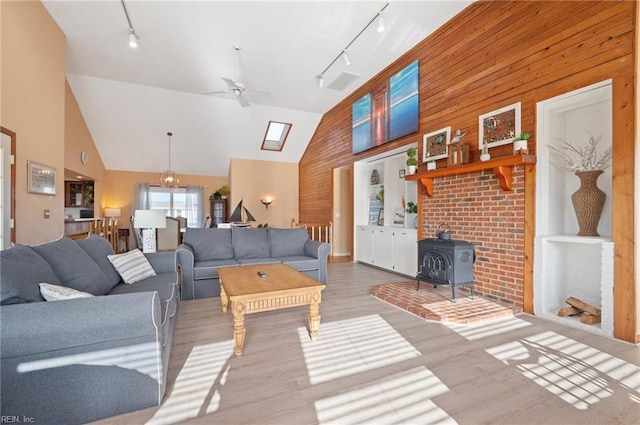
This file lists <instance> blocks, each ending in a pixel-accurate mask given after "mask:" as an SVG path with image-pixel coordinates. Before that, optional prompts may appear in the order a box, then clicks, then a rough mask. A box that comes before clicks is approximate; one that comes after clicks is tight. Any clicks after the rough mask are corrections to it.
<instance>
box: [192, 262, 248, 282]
mask: <svg viewBox="0 0 640 425" xmlns="http://www.w3.org/2000/svg"><path fill="white" fill-rule="evenodd" d="M238 265H239V264H238V262H237V261H236V260H211V261H200V262H197V263H195V264H194V268H193V279H194V280H202V279H218V277H219V276H218V269H219V268H220V267H233V266H238Z"/></svg>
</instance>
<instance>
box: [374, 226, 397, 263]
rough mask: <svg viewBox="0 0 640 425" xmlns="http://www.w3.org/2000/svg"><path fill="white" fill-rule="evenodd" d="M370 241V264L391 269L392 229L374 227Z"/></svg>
mask: <svg viewBox="0 0 640 425" xmlns="http://www.w3.org/2000/svg"><path fill="white" fill-rule="evenodd" d="M372 242H373V244H372V245H373V262H372V264H374V265H376V266H378V267H382V268H384V269H388V270H393V258H392V254H393V251H392V245H393V231H392V230H388V229H375V230H374V231H373V238H372Z"/></svg>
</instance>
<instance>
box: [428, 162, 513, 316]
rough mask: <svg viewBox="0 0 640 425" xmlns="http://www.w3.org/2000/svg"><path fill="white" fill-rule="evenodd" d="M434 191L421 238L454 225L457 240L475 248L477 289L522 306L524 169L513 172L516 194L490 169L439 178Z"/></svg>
mask: <svg viewBox="0 0 640 425" xmlns="http://www.w3.org/2000/svg"><path fill="white" fill-rule="evenodd" d="M433 189H434V196H433V197H428V196H426V195H425V192H424V191H422V211H421V226H419V228H420V229H421V236H420V238H421V239H422V238H427V237H429V238H432V237H435V234H436V231H437V227H438V226H439V225H440V224H441V223H446V224H447V225H449V226H450V227H451V231H452V236H453V238H454V239H462V240H465V241H467V242H470V243H472V244H473V245H474V247H475V250H476V263H475V265H474V268H473V273H474V281H475V288H476V291H477V292H479V293H481V294H483V295H484V296H486V297H488V298H493V299H496V300H500V301H505V302H508V303H511V304H516V305H518V306H520V307H522V306H523V301H524V291H523V276H524V226H525V222H524V167H523V166H518V167H514V169H513V191H504V190H502V189H501V188H500V184H499V183H498V179H497V178H496V177H495V175H494V174H493V172H492V171H491V170H487V171H482V172H474V173H469V174H460V175H455V176H448V177H442V178H437V179H434V181H433Z"/></svg>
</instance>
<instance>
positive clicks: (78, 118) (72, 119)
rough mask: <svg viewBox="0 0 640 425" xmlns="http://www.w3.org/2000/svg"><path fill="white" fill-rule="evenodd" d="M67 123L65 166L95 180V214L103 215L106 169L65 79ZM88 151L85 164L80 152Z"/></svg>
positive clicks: (65, 127) (75, 172)
mask: <svg viewBox="0 0 640 425" xmlns="http://www.w3.org/2000/svg"><path fill="white" fill-rule="evenodd" d="M64 87H65V100H66V106H65V125H64V131H65V134H64V166H65V168H66V169H67V170H71V171H73V173H74V174H76V175H82V176H84V177H85V178H84V179H83V180H94V181H95V184H94V194H93V197H94V199H95V200H96V202H95V206H94V216H95V217H101V216H102V210H101V209H100V204H101V199H102V197H103V192H104V190H103V189H104V181H105V177H104V176H105V169H104V164H103V163H102V159H101V158H100V154H99V153H98V149H97V148H96V145H95V144H94V142H93V138H92V137H91V133H89V129H88V128H87V124H86V123H85V121H84V118H83V117H82V112H80V107H79V106H78V102H77V101H76V98H75V96H74V95H73V92H72V91H71V87H69V84H68V83H67V82H66V81H65V85H64ZM83 151H84V152H86V153H87V155H88V158H89V160H88V161H87V163H86V164H83V163H82V161H81V160H80V153H81V152H83Z"/></svg>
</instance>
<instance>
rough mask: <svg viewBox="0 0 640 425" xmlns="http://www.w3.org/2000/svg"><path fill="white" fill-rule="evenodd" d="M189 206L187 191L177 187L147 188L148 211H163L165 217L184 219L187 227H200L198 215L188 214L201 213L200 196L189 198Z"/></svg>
mask: <svg viewBox="0 0 640 425" xmlns="http://www.w3.org/2000/svg"><path fill="white" fill-rule="evenodd" d="M189 199H190V201H191V205H187V189H186V188H184V187H179V188H175V189H166V188H163V187H157V186H152V187H150V188H149V202H150V209H152V210H163V211H164V212H165V214H166V215H167V217H184V218H186V219H187V226H189V227H200V226H201V225H202V223H201V216H200V214H193V213H192V214H189V211H190V210H191V211H202V210H203V201H202V197H200V196H189Z"/></svg>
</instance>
